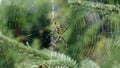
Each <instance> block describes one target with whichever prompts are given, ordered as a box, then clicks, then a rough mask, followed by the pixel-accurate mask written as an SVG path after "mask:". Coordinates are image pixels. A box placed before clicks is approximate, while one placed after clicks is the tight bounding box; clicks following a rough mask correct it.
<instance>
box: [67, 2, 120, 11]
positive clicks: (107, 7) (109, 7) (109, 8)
mask: <svg viewBox="0 0 120 68" xmlns="http://www.w3.org/2000/svg"><path fill="white" fill-rule="evenodd" d="M68 3H69V4H70V5H71V4H72V5H78V6H85V7H89V8H94V9H97V10H104V11H109V12H117V13H119V12H120V8H119V7H117V6H115V5H110V4H102V3H95V2H88V1H81V0H68Z"/></svg>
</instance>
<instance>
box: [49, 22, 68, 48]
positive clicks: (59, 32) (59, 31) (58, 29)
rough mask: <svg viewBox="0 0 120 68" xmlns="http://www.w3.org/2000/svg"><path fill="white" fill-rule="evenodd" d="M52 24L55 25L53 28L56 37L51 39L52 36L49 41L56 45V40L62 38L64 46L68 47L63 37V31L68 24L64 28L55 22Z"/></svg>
mask: <svg viewBox="0 0 120 68" xmlns="http://www.w3.org/2000/svg"><path fill="white" fill-rule="evenodd" d="M54 24H55V25H56V27H55V28H56V29H55V32H57V38H56V39H55V40H53V37H52V41H53V42H51V43H52V44H53V45H54V46H56V43H57V42H58V41H61V40H63V42H64V43H65V46H66V49H68V44H67V41H66V40H65V39H64V37H63V33H64V32H65V31H66V30H67V29H68V26H69V24H68V26H67V27H66V28H65V29H64V28H63V26H62V25H61V24H60V25H57V24H56V22H54Z"/></svg>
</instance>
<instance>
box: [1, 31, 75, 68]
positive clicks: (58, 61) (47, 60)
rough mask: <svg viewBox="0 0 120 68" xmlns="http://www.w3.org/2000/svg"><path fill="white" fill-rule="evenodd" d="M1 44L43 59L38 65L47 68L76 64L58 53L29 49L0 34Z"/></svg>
mask: <svg viewBox="0 0 120 68" xmlns="http://www.w3.org/2000/svg"><path fill="white" fill-rule="evenodd" d="M1 42H3V43H5V44H7V45H8V46H12V47H16V48H18V49H21V50H23V51H24V52H27V53H28V54H33V55H34V56H38V57H40V58H42V59H43V61H41V60H40V61H39V60H38V61H39V63H41V64H44V65H48V66H67V67H69V68H73V67H75V66H77V65H76V62H75V61H74V60H73V59H71V58H70V57H68V56H66V55H64V54H60V53H58V52H52V51H49V50H35V49H33V48H31V47H27V46H25V45H24V44H22V43H19V42H17V41H15V40H12V39H10V38H9V37H6V36H4V35H3V34H2V33H1V32H0V43H1Z"/></svg>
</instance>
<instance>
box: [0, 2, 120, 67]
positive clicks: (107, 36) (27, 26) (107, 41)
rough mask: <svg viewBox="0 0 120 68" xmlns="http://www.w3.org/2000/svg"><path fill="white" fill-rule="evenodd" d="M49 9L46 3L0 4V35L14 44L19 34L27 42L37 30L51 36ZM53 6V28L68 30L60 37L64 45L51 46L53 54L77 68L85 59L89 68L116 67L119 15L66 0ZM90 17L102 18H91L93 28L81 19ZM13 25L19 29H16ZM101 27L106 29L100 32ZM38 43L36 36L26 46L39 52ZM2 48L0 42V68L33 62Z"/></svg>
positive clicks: (117, 60)
mask: <svg viewBox="0 0 120 68" xmlns="http://www.w3.org/2000/svg"><path fill="white" fill-rule="evenodd" d="M73 1H74V0H73ZM86 1H87V0H86ZM107 2H108V4H113V5H116V4H120V3H119V0H107ZM51 5H52V4H51V2H50V1H49V0H19V1H18V0H9V1H8V0H2V3H1V5H0V24H1V25H0V31H1V32H2V33H3V34H5V35H6V36H8V37H10V38H14V39H16V40H18V41H19V39H18V38H20V37H21V36H20V37H19V35H20V34H21V35H22V36H23V37H25V38H27V39H28V40H27V41H29V40H31V34H32V36H36V35H39V34H36V33H39V32H41V30H48V31H51V32H52V31H53V33H54V30H56V25H53V24H54V22H52V21H51V10H52V9H51ZM55 6H56V7H55V14H56V16H55V22H56V23H57V25H62V27H63V29H65V28H67V27H68V29H67V30H66V31H65V32H64V33H63V38H64V39H65V41H66V43H65V42H64V40H61V41H59V42H57V43H56V44H55V45H56V48H57V49H54V48H53V50H57V51H58V52H60V53H63V54H65V55H69V56H70V57H71V58H72V59H74V60H76V61H77V63H78V64H79V67H80V66H81V67H83V68H84V65H82V63H83V62H84V61H86V59H87V61H90V62H91V61H92V62H91V63H90V65H92V63H95V64H96V65H97V66H99V67H100V68H119V67H120V66H119V65H120V58H119V57H120V54H119V51H120V49H119V45H120V37H119V33H120V20H119V18H120V16H119V13H115V12H109V11H100V10H96V9H93V8H89V7H85V6H79V5H71V4H69V3H68V2H67V0H66V1H65V0H60V1H57V0H56V1H55ZM118 7H119V6H118ZM93 13H96V14H98V15H101V16H102V18H101V19H100V20H98V19H97V18H95V20H97V23H95V20H94V21H93V23H95V24H92V25H88V24H87V22H88V21H86V20H85V19H86V17H87V16H89V15H90V14H93ZM92 17H94V16H92ZM89 18H90V17H89ZM106 23H108V24H106ZM90 24H91V23H90ZM16 25H19V28H20V29H19V28H18V27H17V26H16ZM103 25H106V27H109V28H106V30H104V28H103ZM101 28H103V31H101V32H100V31H99V30H101ZM17 30H18V31H17ZM109 30H110V31H109ZM31 31H32V33H31ZM107 31H108V32H107ZM19 32H21V33H19ZM34 33H35V34H34ZM28 35H30V37H29V36H28ZM57 36H58V34H57V32H55V34H53V37H55V38H57ZM36 38H37V39H36ZM41 43H42V41H39V36H36V37H35V38H34V39H33V43H32V44H30V45H32V46H31V47H33V48H35V49H38V50H39V47H40V46H41ZM66 44H67V45H68V49H67V50H66V49H65V48H66V46H65V45H66ZM5 45H8V44H5V43H2V42H1V40H0V67H1V68H26V67H24V64H28V65H29V61H30V62H32V61H33V60H34V59H35V58H32V60H31V59H30V58H31V57H29V56H27V54H23V57H18V56H17V55H18V54H17V53H19V54H20V55H22V53H21V52H19V51H17V50H19V49H17V48H13V47H7V46H5ZM28 46H29V45H28ZM22 52H24V51H22ZM24 56H25V58H24ZM87 64H88V65H89V63H88V62H86V65H85V66H87ZM85 68H90V67H85ZM91 68H92V67H91Z"/></svg>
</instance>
